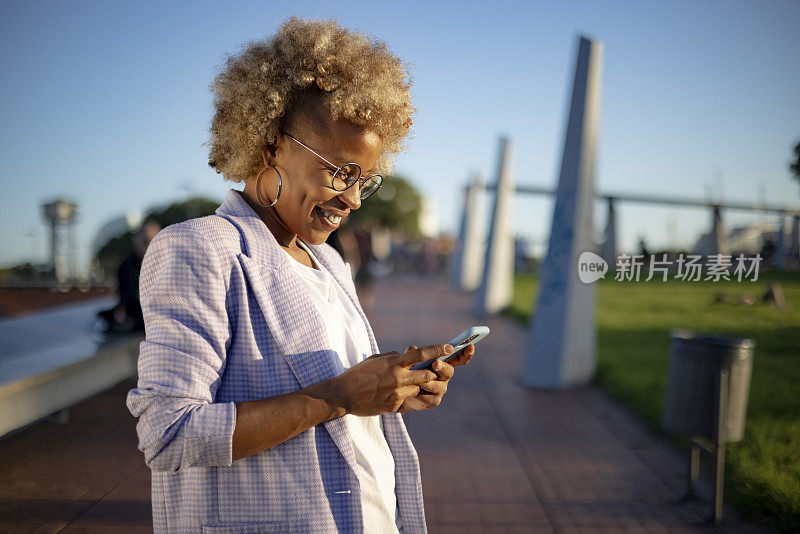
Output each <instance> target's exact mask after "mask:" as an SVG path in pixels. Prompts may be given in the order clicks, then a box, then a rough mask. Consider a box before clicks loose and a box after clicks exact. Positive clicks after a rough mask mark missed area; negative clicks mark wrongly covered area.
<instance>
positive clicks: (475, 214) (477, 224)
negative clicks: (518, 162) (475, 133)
mask: <svg viewBox="0 0 800 534" xmlns="http://www.w3.org/2000/svg"><path fill="white" fill-rule="evenodd" d="M483 189H484V187H483V184H482V183H481V180H480V176H479V175H478V174H477V173H475V174H473V175H472V180H471V181H470V183H469V185H468V186H467V187H466V188H465V189H464V207H463V211H462V213H461V227H460V229H459V234H458V243H456V251H455V254H454V255H453V256H454V257H453V271H452V280H453V285H454V286H455V287H457V288H459V289H461V290H462V291H475V289H477V288H478V286H479V285H480V283H481V279H482V278H483V262H484V259H485V256H486V248H485V247H486V243H485V242H484V240H485V236H484V232H485V230H484V229H485V227H486V224H485V220H484V216H483V209H482V208H483V203H482V202H481V200H482V193H483Z"/></svg>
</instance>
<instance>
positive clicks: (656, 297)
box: [507, 272, 800, 532]
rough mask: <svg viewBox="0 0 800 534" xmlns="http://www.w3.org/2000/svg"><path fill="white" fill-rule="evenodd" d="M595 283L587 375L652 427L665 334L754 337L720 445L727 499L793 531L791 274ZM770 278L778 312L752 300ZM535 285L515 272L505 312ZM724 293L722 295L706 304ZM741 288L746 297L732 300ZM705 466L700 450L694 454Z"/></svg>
mask: <svg viewBox="0 0 800 534" xmlns="http://www.w3.org/2000/svg"><path fill="white" fill-rule="evenodd" d="M608 278H609V279H607V280H602V281H600V282H599V284H598V310H597V328H598V350H597V356H598V364H597V380H598V382H599V384H600V385H601V386H602V387H603V388H604V389H605V390H606V391H607V392H608V393H609V394H610V395H611V396H612V397H614V398H616V399H618V400H620V401H621V402H623V403H624V404H626V405H627V406H628V407H630V408H631V409H632V410H633V411H634V412H635V413H636V414H638V415H639V416H640V417H642V418H643V419H644V420H645V421H646V422H647V423H648V424H650V425H651V426H652V427H654V428H658V427H659V426H660V422H661V412H662V408H663V404H664V392H665V388H666V378H667V366H668V361H669V347H670V332H671V331H672V330H674V329H678V328H684V329H689V330H692V331H694V332H697V333H704V334H718V335H723V336H728V337H740V338H751V339H754V340H755V341H756V346H755V351H754V356H753V375H752V382H751V385H750V398H749V405H748V410H747V425H746V427H745V438H744V440H743V441H741V442H739V443H731V444H729V445H728V448H727V457H726V462H727V466H726V469H725V482H726V491H725V496H726V500H727V501H731V502H733V503H734V504H735V505H736V506H737V507H738V508H739V509H740V510H741V511H743V512H745V513H746V515H748V516H750V517H755V518H763V519H766V520H767V521H769V522H771V523H773V524H775V525H777V526H779V527H781V528H782V529H785V530H787V531H792V532H800V274H798V273H770V272H765V273H764V272H762V273H760V276H759V280H758V281H756V282H750V281H743V282H725V281H722V282H719V283H712V282H695V283H692V282H682V281H675V280H670V281H668V282H660V281H659V282H656V281H651V282H616V281H614V279H613V277H608ZM775 280H777V281H779V282H780V283H781V285H782V287H783V291H784V295H785V297H786V302H787V306H786V309H783V310H778V309H776V308H774V307H771V306H768V305H766V304H762V303H761V296H762V295H763V293H764V292H765V291H766V289H767V286H768V284H769V283H770V282H772V281H775ZM536 293H537V282H536V279H535V278H534V277H518V278H517V280H516V286H515V295H514V303H513V304H512V306H511V307H510V308H509V309H508V310H507V311H508V313H509V314H510V315H512V316H514V317H516V318H517V319H519V320H520V321H523V322H525V323H526V324H527V322H528V321H529V318H530V313H531V308H532V307H533V306H534V304H535V303H534V298H535V295H536ZM720 293H726V294H727V295H728V296H729V297H730V300H729V301H728V302H725V303H716V304H715V303H714V301H715V296H716V295H718V294H720ZM744 293H751V294H753V295H755V297H756V300H757V302H756V304H754V305H752V306H746V305H743V304H739V303H738V301H739V297H740V296H741V295H742V294H744ZM701 461H705V462H706V465H708V457H706V456H704V457H703V460H701Z"/></svg>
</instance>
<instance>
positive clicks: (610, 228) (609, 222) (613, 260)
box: [602, 198, 617, 271]
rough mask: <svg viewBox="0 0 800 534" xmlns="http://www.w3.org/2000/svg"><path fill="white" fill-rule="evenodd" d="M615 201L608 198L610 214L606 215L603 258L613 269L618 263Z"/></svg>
mask: <svg viewBox="0 0 800 534" xmlns="http://www.w3.org/2000/svg"><path fill="white" fill-rule="evenodd" d="M614 204H615V201H614V199H613V198H609V199H608V215H607V217H606V231H605V241H604V242H603V254H602V256H603V259H604V260H606V263H608V268H609V270H611V271H613V270H614V269H615V267H616V265H617V217H616V215H615V210H614Z"/></svg>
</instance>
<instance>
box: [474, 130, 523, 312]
mask: <svg viewBox="0 0 800 534" xmlns="http://www.w3.org/2000/svg"><path fill="white" fill-rule="evenodd" d="M513 200H514V181H513V178H512V173H511V141H510V140H509V139H508V138H507V137H501V138H500V149H499V157H498V161H497V188H496V196H495V200H494V209H493V210H492V218H491V221H492V222H491V225H492V226H491V229H490V230H489V241H488V246H487V248H486V259H485V261H484V271H483V280H482V281H481V286H480V288H479V289H478V296H477V301H476V306H475V308H476V311H477V312H478V314H479V315H490V314H493V313H497V312H499V311H500V310H502V309H503V308H505V307H506V306H508V305H509V304H510V303H511V298H512V296H513V293H514V239H513V236H512V235H511V207H512V203H513Z"/></svg>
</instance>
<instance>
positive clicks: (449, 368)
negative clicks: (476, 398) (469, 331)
mask: <svg viewBox="0 0 800 534" xmlns="http://www.w3.org/2000/svg"><path fill="white" fill-rule="evenodd" d="M416 348H417V347H415V346H414V345H411V346H410V347H408V348H407V349H406V351H409V350H412V349H416ZM474 355H475V345H469V346H468V347H466V348H464V349H462V350H460V351H459V353H458V355H456V356H454V357H453V358H452V359H450V361H449V362H443V361H441V360H437V361H435V362H433V365H432V366H431V369H433V371H434V372H435V373H436V379H434V380H431V381H430V382H426V383H425V384H422V385H420V393H419V394H418V395H416V396H415V397H409V398H407V399H406V400H405V401H404V402H403V404H402V406H400V410H399V412H400V413H406V412H412V411H419V410H427V409H428V408H433V407H435V406H439V404H441V402H442V397H444V394H445V393H447V384H448V382H450V379H451V378H453V373H455V367H457V366H459V365H464V364H466V363H467V362H468V361H470V360H471V359H472V357H473V356H474ZM423 391H424V393H423Z"/></svg>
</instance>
